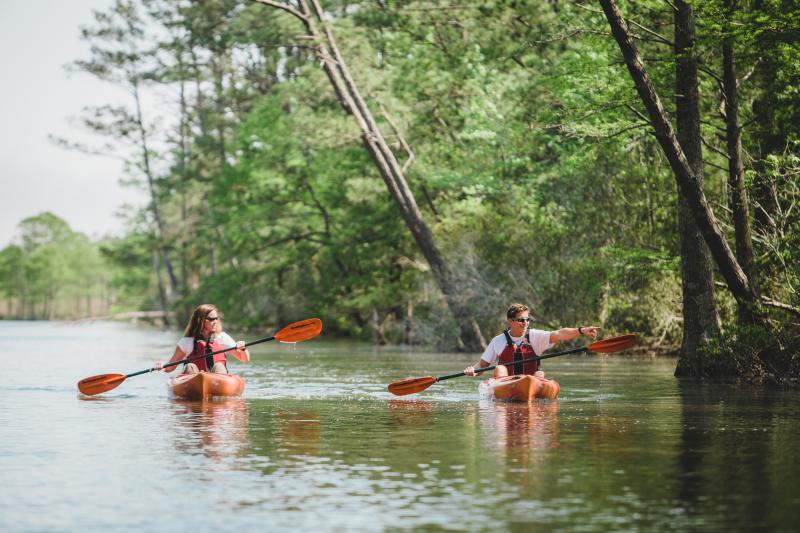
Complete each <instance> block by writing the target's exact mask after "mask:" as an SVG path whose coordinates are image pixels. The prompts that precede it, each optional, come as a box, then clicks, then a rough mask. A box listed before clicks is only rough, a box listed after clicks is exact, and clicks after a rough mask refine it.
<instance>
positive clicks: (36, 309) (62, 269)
mask: <svg viewBox="0 0 800 533" xmlns="http://www.w3.org/2000/svg"><path fill="white" fill-rule="evenodd" d="M17 241H18V243H19V244H11V245H9V246H7V247H5V248H4V249H3V250H0V280H2V281H0V298H2V299H3V300H4V301H5V302H6V304H7V307H8V308H9V309H10V313H9V317H12V318H24V319H47V318H74V317H79V316H88V315H91V314H92V313H93V311H96V310H102V309H105V308H106V307H107V303H108V300H109V297H110V295H109V294H108V292H107V281H108V272H107V267H108V265H107V264H106V263H105V261H104V260H103V258H102V257H101V255H100V253H99V251H98V248H97V246H96V245H94V244H92V243H91V242H90V241H89V240H88V239H87V238H86V236H85V235H83V234H80V233H76V232H73V231H72V230H71V229H70V228H69V226H68V225H67V224H66V222H64V221H63V220H61V219H60V218H58V217H57V216H55V215H54V214H52V213H47V212H46V213H42V214H40V215H36V216H33V217H29V218H26V219H25V220H23V221H22V222H20V224H19V226H18V236H17Z"/></svg>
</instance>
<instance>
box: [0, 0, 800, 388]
mask: <svg viewBox="0 0 800 533" xmlns="http://www.w3.org/2000/svg"><path fill="white" fill-rule="evenodd" d="M798 7H800V6H797V5H796V3H795V2H783V1H756V0H753V1H745V2H742V1H735V0H709V1H706V0H703V1H698V2H692V3H690V4H689V3H685V2H666V1H650V0H648V1H645V2H619V4H617V3H615V2H613V1H607V0H603V1H600V2H599V3H577V2H559V1H548V2H540V1H539V2H537V1H525V0H523V1H507V2H503V1H497V2H494V1H487V2H475V3H462V2H437V1H402V2H386V1H382V0H376V1H358V2H355V1H354V2H349V1H329V2H319V1H318V0H298V1H291V2H290V1H286V2H283V1H271V0H260V1H244V0H214V1H194V2H188V1H172V0H169V1H168V0H143V1H140V2H130V1H118V2H117V3H116V4H115V5H114V7H113V9H111V10H109V11H107V12H98V13H95V19H94V21H92V23H90V24H88V25H87V26H86V27H84V28H82V30H81V31H82V35H83V38H84V39H85V40H86V41H87V42H89V43H90V44H91V50H92V53H91V55H90V56H89V57H85V58H76V61H75V63H74V64H73V65H71V66H70V68H71V69H72V70H74V71H76V72H81V73H85V74H88V75H92V76H96V77H98V78H100V79H103V80H106V81H107V82H109V83H113V84H116V85H118V86H120V87H122V88H124V89H125V90H126V94H128V95H129V101H128V102H126V103H124V104H123V105H117V104H106V103H102V102H98V105H97V106H96V107H94V108H92V109H86V110H84V112H83V124H84V125H85V126H86V127H87V128H89V129H90V130H92V131H93V132H95V133H97V134H98V139H100V140H99V141H98V144H97V145H96V146H83V145H77V144H75V143H73V142H71V141H70V140H69V139H59V140H57V142H59V143H60V144H62V145H63V146H64V147H65V148H67V149H75V150H81V151H84V152H86V153H87V157H88V156H89V155H88V154H93V155H108V156H113V157H121V158H123V159H124V160H125V162H126V173H125V176H122V177H121V178H122V179H124V180H125V181H126V182H127V183H129V184H130V186H134V187H140V188H142V189H144V190H145V191H147V193H148V195H149V202H148V203H147V205H143V206H139V207H138V208H135V209H131V210H129V212H127V213H126V216H127V228H128V231H127V233H126V235H125V236H123V237H119V238H113V239H105V240H103V241H101V242H96V243H91V242H89V241H88V239H86V238H85V237H83V236H81V235H79V234H75V233H73V232H71V231H70V230H69V228H68V227H66V225H65V224H64V223H63V221H59V220H58V219H57V218H55V217H53V216H52V215H49V214H43V215H40V216H39V217H34V218H33V219H28V220H26V221H23V222H22V223H21V225H20V231H19V238H18V240H17V242H15V243H14V244H12V245H10V246H8V247H6V248H5V249H3V250H2V251H1V252H0V270H1V271H2V275H1V276H0V279H1V280H2V284H0V291H2V292H0V294H1V295H2V297H3V299H4V302H5V306H6V311H7V313H6V316H8V317H17V318H65V317H68V316H71V315H74V314H78V315H87V314H88V315H91V314H96V313H95V312H94V310H93V309H92V304H91V302H92V301H93V300H92V299H93V298H94V299H96V300H97V301H101V302H103V304H102V306H101V307H102V308H103V310H104V312H105V311H109V310H110V311H113V310H163V311H166V312H167V313H168V314H169V316H171V317H172V320H173V321H174V322H177V323H182V322H183V321H184V320H185V317H186V316H187V315H188V312H189V310H190V309H191V308H192V307H193V306H194V305H196V304H198V303H201V302H213V303H215V304H216V305H218V306H219V307H220V309H221V310H222V312H223V314H224V316H225V318H226V320H227V322H228V323H229V324H231V326H230V327H234V326H233V325H235V327H238V328H242V329H252V330H259V329H263V328H264V327H265V325H280V324H285V323H288V322H290V321H292V320H296V319H300V318H304V317H306V316H319V317H321V318H322V319H323V320H324V321H325V324H326V333H327V334H332V335H333V334H338V335H342V336H348V337H355V338H361V339H369V340H372V341H373V342H376V343H409V344H426V345H435V346H437V347H439V348H442V349H466V350H477V349H480V346H481V344H482V343H483V342H485V339H488V338H490V337H492V336H493V335H495V334H496V333H498V332H499V331H500V328H501V325H502V321H501V319H502V316H503V312H504V310H505V309H506V307H507V305H508V304H509V303H511V302H513V301H520V302H524V303H526V304H528V305H529V306H531V308H532V313H531V315H532V316H533V317H534V318H535V320H536V324H535V325H536V326H537V327H540V328H544V329H547V328H555V327H560V326H571V325H575V324H589V323H592V324H597V325H600V326H602V327H603V332H604V335H605V336H611V335H614V334H618V333H625V332H636V333H638V334H639V335H640V342H641V343H642V344H643V345H645V346H647V347H648V348H649V349H651V350H663V351H666V352H671V353H678V354H679V359H678V369H677V374H678V375H682V376H689V377H703V376H741V375H747V374H751V373H752V374H753V375H754V376H755V377H757V378H758V379H761V378H765V379H778V380H780V379H783V378H787V377H793V376H796V375H797V373H798V370H799V369H800V361H798V358H797V356H796V355H795V354H796V353H797V341H794V340H793V339H795V338H796V337H797V332H798V331H797V329H798V314H799V313H798V307H800V296H799V295H798V283H800V279H798V278H799V277H800V270H798V260H797V257H796V256H797V254H798V253H800V252H798V250H800V248H799V247H798V238H799V237H800V226H799V225H798V216H799V215H798V206H797V202H798V199H800V197H798V185H800V145H798V139H800V137H799V136H798V128H800V116H798V115H800V98H798V92H797V91H798V89H797V88H798V87H800V46H799V45H798V42H799V41H800V9H798ZM146 95H147V97H146ZM153 95H156V96H155V97H153ZM148 98H150V100H148ZM153 99H155V101H156V102H157V104H156V105H146V103H145V102H146V101H152V100H153ZM65 235H66V236H68V238H67V237H65ZM77 302H82V303H81V304H78V303H77ZM84 310H85V312H84Z"/></svg>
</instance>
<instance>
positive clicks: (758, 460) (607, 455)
mask: <svg viewBox="0 0 800 533" xmlns="http://www.w3.org/2000/svg"><path fill="white" fill-rule="evenodd" d="M270 333H271V332H264V334H265V335H268V334H270ZM178 336H179V335H178V334H177V333H176V332H160V331H154V330H150V329H145V328H137V327H134V326H131V325H127V324H117V323H105V322H98V323H91V324H58V323H46V322H0V349H2V353H3V354H5V356H6V357H5V366H6V372H5V373H4V375H3V379H2V380H0V394H1V396H2V398H3V401H4V408H3V409H2V410H0V443H2V446H1V447H0V530H2V531H14V532H16V531H70V532H72V531H104V532H105V531H167V532H171V531H189V530H195V531H212V530H224V531H234V530H242V529H243V528H258V529H257V530H259V531H285V530H297V529H301V530H302V529H313V530H315V531H386V530H391V531H395V530H415V531H418V530H473V531H489V530H500V531H530V530H534V529H535V530H547V531H550V530H553V531H559V530H560V531H609V530H614V531H635V530H636V531H638V530H645V531H647V530H649V531H655V530H658V531H662V530H673V531H686V530H711V531H717V530H725V529H732V530H737V531H750V530H754V529H757V530H777V531H781V530H782V531H796V530H797V529H798V523H797V518H796V517H797V512H796V509H797V507H798V505H800V481H798V480H800V454H798V453H797V451H796V450H797V442H798V439H800V416H799V415H800V393H798V392H797V391H769V390H761V389H756V390H754V389H750V388H740V387H736V386H721V385H717V386H708V385H706V386H700V385H691V386H687V385H681V384H679V383H678V382H677V381H676V380H675V379H673V378H672V371H673V370H674V367H675V361H674V359H664V358H633V357H632V356H629V355H624V354H618V355H612V356H596V355H594V356H586V355H583V356H565V357H559V358H554V359H551V360H548V361H546V365H545V370H546V371H547V372H548V373H549V374H551V375H552V376H553V377H556V378H557V379H558V381H559V382H560V383H561V397H560V399H559V400H558V401H557V402H552V403H539V402H535V403H531V404H529V405H528V404H509V403H496V402H491V401H487V400H479V399H478V394H477V381H476V380H474V379H471V378H459V379H452V380H448V381H445V382H442V383H437V384H434V385H433V386H432V387H430V388H429V389H428V390H426V391H424V392H422V393H420V394H416V395H412V396H406V397H402V398H398V397H394V396H392V395H391V394H390V393H389V392H388V391H387V390H386V385H387V384H388V383H390V382H392V381H395V380H398V379H402V378H406V377H416V376H426V375H434V376H436V375H443V374H450V373H453V372H457V371H459V370H460V369H462V368H463V367H464V366H466V364H467V363H473V362H474V360H475V359H477V356H469V355H464V354H435V353H422V352H419V351H417V352H414V351H403V350H399V349H394V350H385V349H382V350H377V349H374V348H372V347H371V346H366V345H358V344H350V343H334V342H326V341H324V340H321V339H324V336H323V337H322V338H321V339H317V340H313V341H309V342H306V343H301V344H298V345H281V344H277V343H266V344H263V345H259V346H258V347H255V348H254V349H253V361H252V363H251V364H248V365H244V364H237V363H232V364H231V368H232V370H235V371H236V372H238V373H240V374H242V375H243V376H244V377H245V379H246V380H247V389H246V390H245V394H244V396H243V398H241V399H229V400H226V401H219V402H213V403H209V402H206V403H202V402H186V401H177V400H169V399H167V389H166V385H165V383H166V377H165V376H164V375H163V374H145V375H141V376H136V377H134V378H130V379H128V380H126V381H125V382H123V383H122V384H121V385H120V386H119V387H117V388H116V389H114V390H112V391H109V392H107V393H105V394H103V395H101V396H99V397H95V398H86V397H82V396H81V395H79V394H78V392H77V389H76V383H77V381H79V380H80V379H82V378H84V377H88V376H91V375H95V374H103V373H123V374H127V373H130V372H135V371H138V370H142V369H145V368H148V367H150V366H151V364H152V362H153V361H154V360H155V359H159V358H160V359H166V358H167V356H168V355H170V354H171V353H172V350H173V346H174V342H175V341H176V340H177V337H178Z"/></svg>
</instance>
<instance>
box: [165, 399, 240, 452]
mask: <svg viewBox="0 0 800 533" xmlns="http://www.w3.org/2000/svg"><path fill="white" fill-rule="evenodd" d="M170 407H171V412H172V414H173V416H174V419H175V424H174V425H173V427H172V433H173V435H174V439H175V449H176V451H178V452H179V453H183V454H187V455H201V456H203V457H204V458H205V459H208V460H211V461H215V462H220V461H222V460H225V459H229V458H230V457H231V456H236V455H241V454H243V453H244V452H245V450H246V449H247V444H248V427H249V420H248V416H249V415H248V408H247V402H246V401H244V400H243V399H242V398H215V399H214V400H211V401H187V400H170Z"/></svg>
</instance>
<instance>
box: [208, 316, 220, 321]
mask: <svg viewBox="0 0 800 533" xmlns="http://www.w3.org/2000/svg"><path fill="white" fill-rule="evenodd" d="M206 320H208V321H209V322H214V321H215V320H219V317H218V316H207V317H206Z"/></svg>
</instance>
